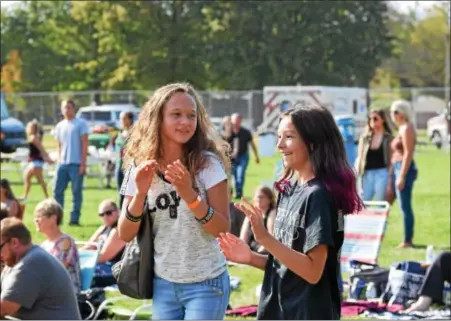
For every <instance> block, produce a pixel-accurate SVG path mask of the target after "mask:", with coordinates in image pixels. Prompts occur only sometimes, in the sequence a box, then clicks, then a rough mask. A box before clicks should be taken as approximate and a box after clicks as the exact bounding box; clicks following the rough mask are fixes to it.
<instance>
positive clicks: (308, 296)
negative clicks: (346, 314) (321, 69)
mask: <svg viewBox="0 0 451 321" xmlns="http://www.w3.org/2000/svg"><path fill="white" fill-rule="evenodd" d="M278 137H279V138H278V145H277V146H278V148H279V150H280V152H281V154H282V158H283V163H284V167H285V171H284V173H283V175H282V177H281V179H280V180H279V181H278V182H277V183H276V187H277V188H278V190H279V196H278V200H277V215H276V220H275V225H274V231H273V233H272V235H271V233H270V232H269V231H268V230H267V229H265V227H264V224H263V219H262V215H261V213H259V209H258V208H256V207H255V206H253V205H252V204H250V203H249V202H248V201H247V200H245V199H242V201H241V203H240V204H235V206H236V207H237V208H238V209H240V210H241V211H242V212H244V213H245V214H246V216H247V217H248V218H249V221H250V223H251V227H252V231H253V233H254V236H255V238H256V240H257V241H258V242H259V243H260V244H262V246H264V247H265V249H266V250H267V251H268V252H269V255H262V254H258V253H255V252H252V251H251V250H250V249H249V247H248V245H247V244H245V243H244V242H242V241H241V240H240V239H239V238H237V237H235V236H233V235H231V234H221V235H220V238H219V239H218V241H219V244H220V246H221V249H222V251H223V253H224V255H225V256H226V258H227V259H228V260H230V261H233V262H236V263H242V264H248V265H251V266H254V267H256V268H259V269H262V270H264V271H265V276H264V280H263V285H262V292H261V295H260V304H259V307H258V313H257V318H258V319H260V320H264V319H272V320H318V319H322V320H326V319H329V320H332V319H333V320H337V319H339V318H340V314H341V309H340V306H341V298H340V290H339V284H338V281H337V280H338V279H339V278H340V250H341V246H342V244H343V238H344V232H343V227H344V219H343V214H350V213H356V212H358V211H360V210H361V209H362V207H363V203H362V201H361V199H360V198H359V196H358V192H357V188H356V178H355V175H354V172H353V170H352V169H351V166H350V165H349V164H348V162H347V160H346V154H345V149H344V145H343V140H342V137H341V134H340V132H339V130H338V128H337V125H336V124H335V121H334V118H333V117H332V115H331V114H330V112H329V111H328V110H327V109H325V108H322V107H317V106H299V105H298V106H295V108H294V109H290V110H287V111H286V112H285V113H284V114H283V115H282V118H281V121H280V124H279V129H278Z"/></svg>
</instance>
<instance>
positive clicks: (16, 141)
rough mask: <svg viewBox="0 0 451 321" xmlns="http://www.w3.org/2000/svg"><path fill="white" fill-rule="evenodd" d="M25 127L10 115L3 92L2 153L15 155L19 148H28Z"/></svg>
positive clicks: (0, 149)
mask: <svg viewBox="0 0 451 321" xmlns="http://www.w3.org/2000/svg"><path fill="white" fill-rule="evenodd" d="M26 146H27V139H26V135H25V125H24V124H23V123H22V122H21V121H20V120H18V119H16V118H14V117H11V116H10V115H9V113H8V107H7V105H6V101H5V97H4V96H3V92H2V93H1V124H0V151H1V152H2V153H14V152H15V151H16V149H17V148H18V147H26Z"/></svg>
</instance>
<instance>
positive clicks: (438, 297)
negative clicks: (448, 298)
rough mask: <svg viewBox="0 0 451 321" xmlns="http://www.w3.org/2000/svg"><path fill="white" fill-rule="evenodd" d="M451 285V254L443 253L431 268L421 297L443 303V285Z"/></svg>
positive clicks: (422, 288)
mask: <svg viewBox="0 0 451 321" xmlns="http://www.w3.org/2000/svg"><path fill="white" fill-rule="evenodd" d="M445 281H447V282H450V283H451V252H442V253H441V254H440V255H439V256H437V258H436V259H435V260H434V263H432V265H431V266H430V267H429V269H428V271H427V273H426V277H425V279H424V282H423V285H422V287H421V289H420V295H425V296H428V297H430V298H432V300H433V301H434V302H439V303H442V301H443V283H444V282H445Z"/></svg>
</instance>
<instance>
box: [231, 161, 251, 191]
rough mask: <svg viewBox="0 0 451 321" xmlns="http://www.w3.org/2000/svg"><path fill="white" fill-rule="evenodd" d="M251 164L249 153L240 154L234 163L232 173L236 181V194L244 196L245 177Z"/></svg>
mask: <svg viewBox="0 0 451 321" xmlns="http://www.w3.org/2000/svg"><path fill="white" fill-rule="evenodd" d="M248 164H249V154H248V153H246V154H244V155H239V156H238V157H237V158H236V159H235V160H234V161H233V164H232V174H233V178H234V181H235V196H238V197H241V196H243V188H244V179H245V177H246V169H247V165H248Z"/></svg>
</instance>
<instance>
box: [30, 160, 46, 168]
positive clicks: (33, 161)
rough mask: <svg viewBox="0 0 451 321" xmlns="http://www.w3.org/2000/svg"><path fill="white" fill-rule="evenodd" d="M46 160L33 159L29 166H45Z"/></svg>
mask: <svg viewBox="0 0 451 321" xmlns="http://www.w3.org/2000/svg"><path fill="white" fill-rule="evenodd" d="M44 164H45V162H44V161H41V160H32V161H31V162H30V164H29V165H28V166H30V167H31V168H43V167H44Z"/></svg>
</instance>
